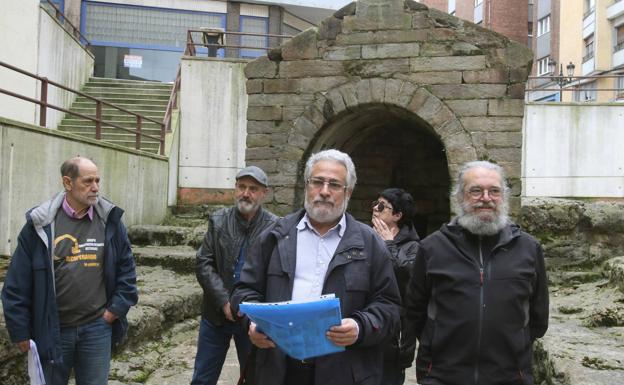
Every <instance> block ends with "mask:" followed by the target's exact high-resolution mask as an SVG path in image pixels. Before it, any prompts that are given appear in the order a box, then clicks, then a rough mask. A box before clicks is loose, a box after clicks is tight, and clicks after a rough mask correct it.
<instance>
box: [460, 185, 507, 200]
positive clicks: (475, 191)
mask: <svg viewBox="0 0 624 385" xmlns="http://www.w3.org/2000/svg"><path fill="white" fill-rule="evenodd" d="M486 191H487V192H488V195H489V196H490V198H500V196H501V195H502V193H503V190H501V189H500V188H498V187H490V188H486V189H483V188H481V187H471V188H470V189H469V190H468V194H469V195H470V196H471V197H473V198H475V199H478V198H481V197H482V196H483V195H484V194H485V192H486Z"/></svg>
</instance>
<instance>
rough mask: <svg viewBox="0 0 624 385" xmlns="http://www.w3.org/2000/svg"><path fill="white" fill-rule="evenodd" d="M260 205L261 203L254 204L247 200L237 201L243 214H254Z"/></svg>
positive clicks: (238, 207) (237, 206)
mask: <svg viewBox="0 0 624 385" xmlns="http://www.w3.org/2000/svg"><path fill="white" fill-rule="evenodd" d="M259 207H260V204H259V203H256V204H253V203H249V202H245V201H236V208H237V209H238V211H239V212H240V213H241V214H243V215H249V214H253V213H255V212H256V210H258V208H259Z"/></svg>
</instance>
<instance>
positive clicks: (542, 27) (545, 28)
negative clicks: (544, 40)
mask: <svg viewBox="0 0 624 385" xmlns="http://www.w3.org/2000/svg"><path fill="white" fill-rule="evenodd" d="M548 32H550V15H548V16H546V17H542V18H541V19H539V20H538V21H537V36H538V37H539V36H542V35H543V34H545V33H548Z"/></svg>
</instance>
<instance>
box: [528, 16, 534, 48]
mask: <svg viewBox="0 0 624 385" xmlns="http://www.w3.org/2000/svg"><path fill="white" fill-rule="evenodd" d="M527 29H528V31H529V38H528V40H527V45H528V46H529V48H531V47H532V46H533V23H532V22H530V21H529V26H528V28H527Z"/></svg>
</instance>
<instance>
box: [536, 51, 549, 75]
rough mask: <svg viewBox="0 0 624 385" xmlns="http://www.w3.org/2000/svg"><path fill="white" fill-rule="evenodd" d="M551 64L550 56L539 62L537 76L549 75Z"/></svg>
mask: <svg viewBox="0 0 624 385" xmlns="http://www.w3.org/2000/svg"><path fill="white" fill-rule="evenodd" d="M549 62H550V56H546V57H544V58H541V59H539V60H538V61H537V76H542V75H546V74H548V63H549Z"/></svg>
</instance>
